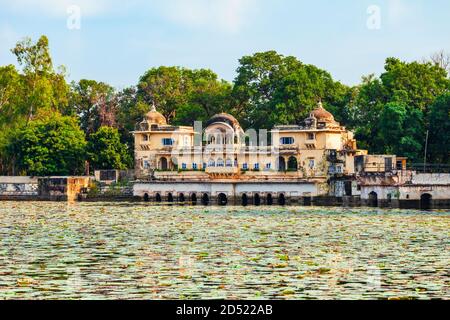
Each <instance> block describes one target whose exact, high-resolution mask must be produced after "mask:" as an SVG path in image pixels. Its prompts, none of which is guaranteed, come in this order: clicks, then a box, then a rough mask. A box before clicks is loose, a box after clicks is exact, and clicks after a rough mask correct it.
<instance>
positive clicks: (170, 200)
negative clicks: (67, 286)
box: [167, 193, 173, 202]
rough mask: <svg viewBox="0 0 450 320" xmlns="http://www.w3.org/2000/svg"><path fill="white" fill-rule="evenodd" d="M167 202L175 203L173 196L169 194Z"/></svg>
mask: <svg viewBox="0 0 450 320" xmlns="http://www.w3.org/2000/svg"><path fill="white" fill-rule="evenodd" d="M167 202H173V194H171V193H169V194H168V195H167Z"/></svg>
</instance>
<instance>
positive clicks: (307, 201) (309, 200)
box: [303, 197, 312, 207]
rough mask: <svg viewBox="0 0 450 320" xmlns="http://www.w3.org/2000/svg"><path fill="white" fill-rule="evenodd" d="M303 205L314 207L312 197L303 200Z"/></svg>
mask: <svg viewBox="0 0 450 320" xmlns="http://www.w3.org/2000/svg"><path fill="white" fill-rule="evenodd" d="M303 205H304V206H307V207H310V206H311V205H312V199H311V197H304V198H303Z"/></svg>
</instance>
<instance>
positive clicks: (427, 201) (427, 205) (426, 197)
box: [420, 193, 433, 210]
mask: <svg viewBox="0 0 450 320" xmlns="http://www.w3.org/2000/svg"><path fill="white" fill-rule="evenodd" d="M432 200H433V196H432V195H431V194H429V193H425V194H423V195H422V196H421V197H420V209H422V210H430V209H431V208H432Z"/></svg>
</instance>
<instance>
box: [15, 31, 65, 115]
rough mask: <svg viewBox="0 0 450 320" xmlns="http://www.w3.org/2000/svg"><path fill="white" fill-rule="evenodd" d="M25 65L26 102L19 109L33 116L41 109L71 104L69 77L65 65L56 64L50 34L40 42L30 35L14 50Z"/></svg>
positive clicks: (53, 108) (24, 113) (24, 98)
mask: <svg viewBox="0 0 450 320" xmlns="http://www.w3.org/2000/svg"><path fill="white" fill-rule="evenodd" d="M11 51H12V53H14V54H15V55H16V57H17V61H18V63H19V65H20V66H21V67H22V77H21V81H22V86H23V89H24V91H23V95H22V98H23V99H22V103H21V104H20V105H18V106H17V107H18V110H20V112H21V113H22V114H23V116H25V117H26V118H27V121H30V120H32V118H33V116H34V114H36V113H38V111H39V110H40V109H47V110H50V109H51V110H55V111H59V112H64V111H65V109H66V108H67V106H68V95H69V87H68V85H67V83H66V81H65V69H64V67H60V68H59V70H58V71H55V70H54V68H53V63H52V59H51V56H50V49H49V43H48V39H47V37H46V36H41V37H40V38H39V39H38V41H37V42H36V43H33V42H32V40H31V39H30V38H25V39H24V40H23V41H20V42H18V43H17V45H16V46H15V47H14V48H13V49H12V50H11Z"/></svg>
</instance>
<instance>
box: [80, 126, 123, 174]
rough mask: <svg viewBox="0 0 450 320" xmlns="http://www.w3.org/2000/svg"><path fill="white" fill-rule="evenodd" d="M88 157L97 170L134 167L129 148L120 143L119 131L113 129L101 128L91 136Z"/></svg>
mask: <svg viewBox="0 0 450 320" xmlns="http://www.w3.org/2000/svg"><path fill="white" fill-rule="evenodd" d="M87 155H88V159H89V162H90V165H91V166H92V167H93V168H95V169H100V170H108V169H111V168H114V169H119V170H124V169H127V168H130V166H131V165H132V163H131V162H132V161H131V156H130V154H129V153H128V150H127V146H126V145H124V144H123V143H121V142H120V135H119V131H118V130H117V129H115V128H111V127H100V129H98V131H97V132H95V133H93V134H92V135H91V136H90V138H89V142H88V146H87Z"/></svg>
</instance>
